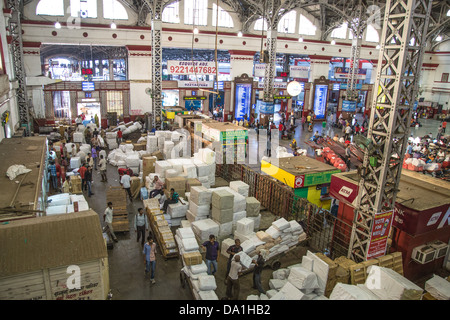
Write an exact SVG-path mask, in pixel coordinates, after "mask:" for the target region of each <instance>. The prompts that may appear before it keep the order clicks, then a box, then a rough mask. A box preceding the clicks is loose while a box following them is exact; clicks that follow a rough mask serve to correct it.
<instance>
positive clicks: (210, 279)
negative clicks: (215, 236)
mask: <svg viewBox="0 0 450 320" xmlns="http://www.w3.org/2000/svg"><path fill="white" fill-rule="evenodd" d="M175 240H176V242H177V244H178V250H179V252H180V255H181V256H182V262H183V268H182V269H181V271H182V272H184V273H185V275H186V276H187V277H188V278H189V281H190V282H191V285H192V289H193V290H192V292H193V294H194V298H195V300H219V299H218V297H217V294H216V292H215V290H216V288H217V284H216V279H215V277H214V276H213V275H208V273H207V271H208V268H207V266H206V263H205V262H204V261H203V259H202V254H201V253H200V246H199V244H198V242H197V239H196V237H195V234H194V231H193V229H192V228H191V227H190V226H186V227H182V228H178V229H177V231H176V234H175Z"/></svg>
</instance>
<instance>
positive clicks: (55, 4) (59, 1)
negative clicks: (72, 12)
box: [36, 0, 64, 16]
mask: <svg viewBox="0 0 450 320" xmlns="http://www.w3.org/2000/svg"><path fill="white" fill-rule="evenodd" d="M36 15H37V16H39V15H41V16H64V0H41V1H39V3H38V4H37V6H36Z"/></svg>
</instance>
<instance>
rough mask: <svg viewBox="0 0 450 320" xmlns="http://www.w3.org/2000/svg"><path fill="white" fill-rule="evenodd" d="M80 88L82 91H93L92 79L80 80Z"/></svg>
mask: <svg viewBox="0 0 450 320" xmlns="http://www.w3.org/2000/svg"><path fill="white" fill-rule="evenodd" d="M81 90H83V91H95V83H94V81H82V82H81Z"/></svg>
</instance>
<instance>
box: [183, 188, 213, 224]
mask: <svg viewBox="0 0 450 320" xmlns="http://www.w3.org/2000/svg"><path fill="white" fill-rule="evenodd" d="M211 200H212V191H210V190H208V189H206V188H205V187H203V186H194V187H191V188H190V195H189V209H188V211H187V213H186V218H187V220H189V221H190V222H193V221H196V220H202V219H207V218H208V216H209V213H210V207H211Z"/></svg>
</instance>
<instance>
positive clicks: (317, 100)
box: [314, 84, 328, 119]
mask: <svg viewBox="0 0 450 320" xmlns="http://www.w3.org/2000/svg"><path fill="white" fill-rule="evenodd" d="M327 97H328V85H327V84H318V85H316V88H315V93H314V114H315V115H316V119H324V118H325V112H326V107H327Z"/></svg>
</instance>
